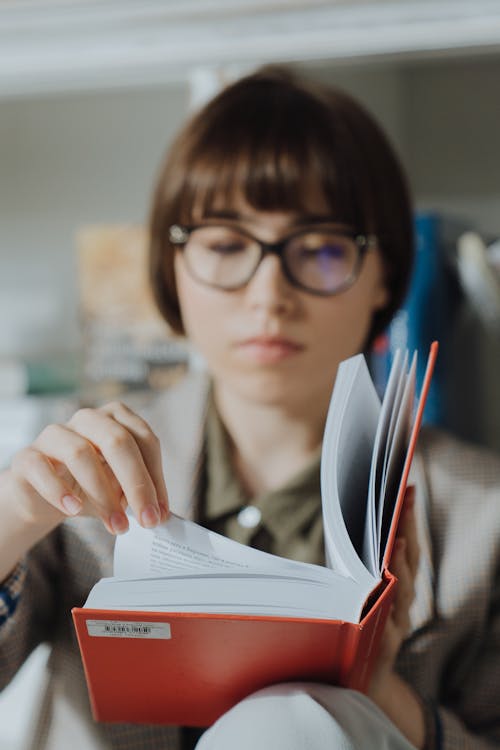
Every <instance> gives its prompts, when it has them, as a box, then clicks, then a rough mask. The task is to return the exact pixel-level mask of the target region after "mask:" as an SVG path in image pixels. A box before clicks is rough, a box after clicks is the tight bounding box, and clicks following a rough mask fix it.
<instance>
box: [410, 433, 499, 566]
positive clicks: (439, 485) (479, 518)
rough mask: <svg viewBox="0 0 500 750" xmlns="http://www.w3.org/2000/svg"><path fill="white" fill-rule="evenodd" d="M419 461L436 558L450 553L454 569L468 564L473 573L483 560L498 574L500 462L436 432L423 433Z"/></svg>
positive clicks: (495, 457) (481, 451) (471, 445)
mask: <svg viewBox="0 0 500 750" xmlns="http://www.w3.org/2000/svg"><path fill="white" fill-rule="evenodd" d="M418 456H419V459H420V466H421V475H422V480H423V485H424V487H423V490H424V492H425V495H426V505H427V509H428V518H429V521H430V527H431V535H432V539H433V545H434V547H435V551H436V553H437V554H438V555H439V554H443V555H446V554H448V553H449V555H450V560H451V561H452V563H453V566H455V567H457V566H458V567H460V566H461V565H462V563H463V564H465V561H467V564H468V565H470V566H471V568H473V567H474V562H477V561H479V562H480V563H481V565H482V566H483V567H484V566H485V565H491V566H492V569H493V568H494V567H495V565H496V562H495V560H496V559H497V555H498V549H499V535H498V529H499V527H500V502H499V497H500V457H499V456H498V455H497V454H495V453H494V452H492V451H490V450H487V449H486V448H482V447H480V446H477V445H473V444H470V443H466V442H464V441H462V440H460V439H458V438H456V437H454V436H452V435H450V434H448V433H445V432H442V431H440V430H436V429H434V428H425V429H423V430H422V434H421V438H420V440H419V450H418ZM487 561H489V562H487ZM450 564H451V563H450Z"/></svg>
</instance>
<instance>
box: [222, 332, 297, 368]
mask: <svg viewBox="0 0 500 750" xmlns="http://www.w3.org/2000/svg"><path fill="white" fill-rule="evenodd" d="M236 348H237V350H238V351H239V352H240V353H241V354H242V356H244V357H245V358H247V359H250V360H253V361H255V362H258V363H261V364H272V363H275V362H281V361H283V360H286V359H290V358H291V357H294V356H296V355H297V354H299V353H300V352H302V351H303V350H304V346H303V345H302V344H299V343H298V342H297V341H294V340H293V339H289V338H285V337H283V336H254V337H251V338H248V339H245V340H244V341H241V342H239V343H238V344H237V345H236Z"/></svg>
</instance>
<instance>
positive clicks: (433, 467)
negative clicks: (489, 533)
mask: <svg viewBox="0 0 500 750" xmlns="http://www.w3.org/2000/svg"><path fill="white" fill-rule="evenodd" d="M419 454H420V456H421V458H422V461H423V465H424V470H425V473H426V475H427V478H428V480H429V481H430V482H431V484H432V485H433V486H435V487H436V488H441V489H447V488H453V489H456V490H457V491H459V492H460V494H461V495H463V496H464V497H470V495H471V493H474V492H476V493H477V492H478V491H481V490H484V492H486V493H488V492H489V491H490V490H491V491H495V490H496V491H498V490H499V489H500V455H499V454H497V453H495V452H493V451H491V450H489V449H487V448H484V447H482V446H479V445H475V444H472V443H467V442H465V441H463V440H461V439H459V438H457V437H456V436H454V435H452V434H450V433H447V432H444V431H442V430H439V429H436V428H434V427H428V426H424V427H423V428H422V432H421V435H420V439H419ZM499 507H500V506H499Z"/></svg>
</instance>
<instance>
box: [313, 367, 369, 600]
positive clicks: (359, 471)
mask: <svg viewBox="0 0 500 750" xmlns="http://www.w3.org/2000/svg"><path fill="white" fill-rule="evenodd" d="M379 414H380V399H379V397H378V395H377V392H376V390H375V386H374V385H373V382H372V379H371V377H370V373H369V371H368V367H367V365H366V361H365V358H364V356H363V355H362V354H359V355H357V356H355V357H351V358H350V359H348V360H346V361H344V362H341V364H340V366H339V369H338V372H337V378H336V381H335V387H334V390H333V394H332V399H331V402H330V406H329V409H328V416H327V421H326V427H325V435H324V439H323V448H322V454H321V495H322V504H323V519H324V527H325V547H326V554H327V560H328V564H329V565H330V566H331V567H332V568H333V569H334V570H337V571H338V572H340V573H342V574H343V575H347V576H351V577H353V578H354V579H355V580H357V581H359V582H360V583H363V585H366V586H370V585H371V586H372V587H373V586H374V585H375V583H376V582H377V580H378V577H376V578H375V577H374V576H373V575H372V574H371V573H370V572H369V571H368V570H367V568H366V566H365V565H364V563H363V562H362V560H361V555H362V545H363V538H364V527H365V519H366V504H367V497H368V480H369V475H370V465H371V460H372V451H373V443H374V440H375V434H376V430H377V424H378V419H379Z"/></svg>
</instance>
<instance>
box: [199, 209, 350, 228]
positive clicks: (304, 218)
mask: <svg viewBox="0 0 500 750" xmlns="http://www.w3.org/2000/svg"><path fill="white" fill-rule="evenodd" d="M203 218H204V219H223V220H226V221H240V222H242V223H250V222H252V221H253V217H251V216H245V214H242V213H240V212H238V211H233V210H227V209H225V210H223V211H214V210H211V211H207V213H206V214H205V215H204V217H203ZM304 224H341V225H345V222H343V221H340V220H339V218H338V216H333V215H331V214H300V215H299V216H297V217H296V218H295V219H293V220H292V221H291V222H290V226H292V227H295V226H302V225H304Z"/></svg>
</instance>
